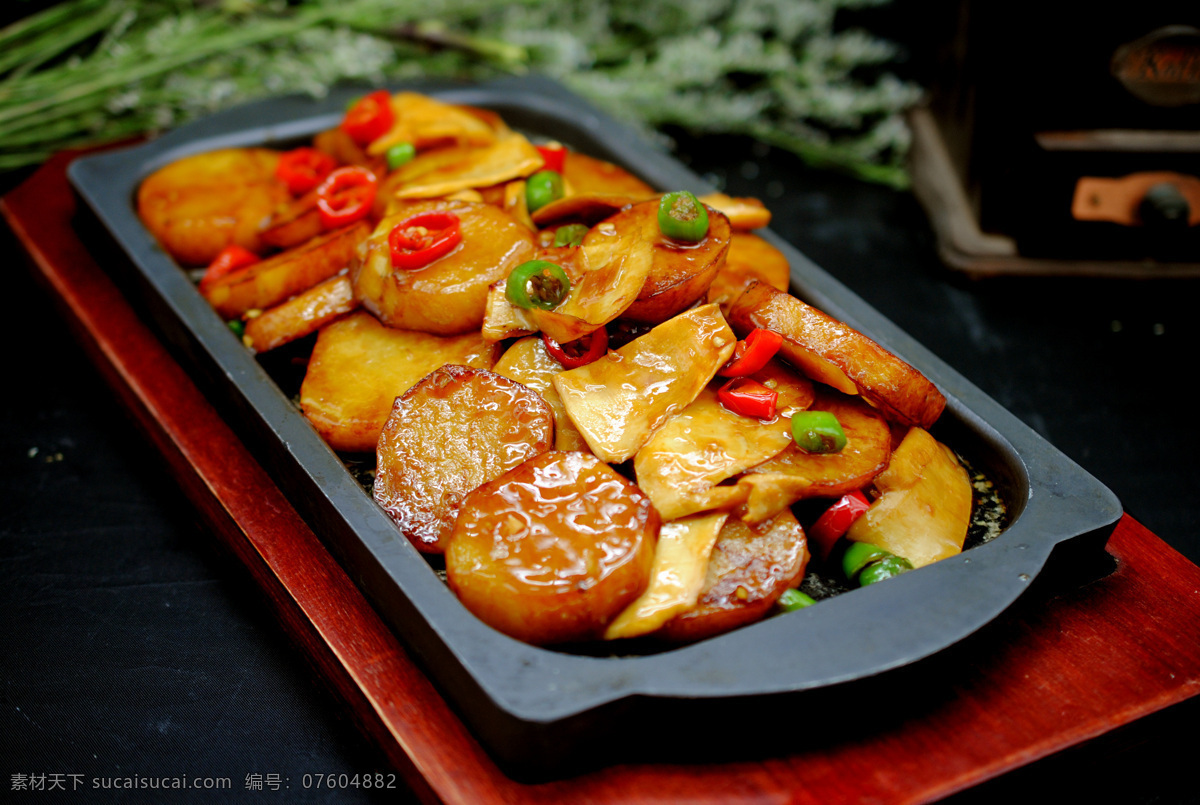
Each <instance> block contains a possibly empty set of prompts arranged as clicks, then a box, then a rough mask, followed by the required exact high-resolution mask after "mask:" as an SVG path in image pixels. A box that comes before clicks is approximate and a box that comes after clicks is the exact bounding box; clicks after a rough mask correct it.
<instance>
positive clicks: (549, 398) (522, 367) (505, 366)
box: [492, 336, 588, 450]
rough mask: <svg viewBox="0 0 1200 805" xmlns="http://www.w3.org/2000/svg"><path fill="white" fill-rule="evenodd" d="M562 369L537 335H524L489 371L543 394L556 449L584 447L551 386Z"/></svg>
mask: <svg viewBox="0 0 1200 805" xmlns="http://www.w3.org/2000/svg"><path fill="white" fill-rule="evenodd" d="M562 370H563V366H562V364H561V363H559V362H558V361H556V360H555V359H554V358H552V357H550V353H548V352H546V347H545V345H544V343H543V342H542V339H541V338H539V337H536V336H534V337H526V338H522V339H521V340H519V341H517V342H516V343H515V344H513V345H512V346H511V347H509V348H508V350H507V351H505V353H504V355H502V356H501V357H500V360H498V361H496V365H495V366H494V367H493V368H492V371H493V372H495V373H496V374H498V375H504V376H505V377H507V378H510V379H512V380H515V381H517V382H518V383H523V384H524V385H526V386H528V387H529V388H531V389H533V390H534V391H536V392H537V393H538V394H541V395H542V398H543V399H544V400H545V401H546V404H547V405H549V406H550V408H551V410H553V411H554V448H555V449H556V450H587V449H588V446H587V442H586V441H584V439H583V436H582V435H581V434H580V433H579V431H578V430H577V429H576V428H575V423H574V422H572V421H571V418H570V417H569V416H567V409H566V408H564V407H563V404H562V399H561V398H560V397H559V396H558V392H557V391H555V389H554V376H555V375H556V374H558V373H559V372H561V371H562Z"/></svg>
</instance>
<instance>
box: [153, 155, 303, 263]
mask: <svg viewBox="0 0 1200 805" xmlns="http://www.w3.org/2000/svg"><path fill="white" fill-rule="evenodd" d="M278 162H279V153H278V152H276V151H272V150H269V149H266V148H227V149H223V150H219V151H211V152H209V153H206V154H195V155H192V156H187V157H184V158H183V159H180V160H177V161H175V162H172V163H171V164H169V165H167V166H166V167H164V168H160V169H159V170H157V171H155V172H154V173H152V174H151V175H150V176H148V177H147V178H146V180H145V181H144V182H142V184H141V186H140V187H138V194H137V209H138V215H139V216H140V217H141V220H142V223H144V224H145V225H146V228H147V229H149V230H150V233H151V234H152V235H154V237H155V239H157V240H158V242H159V244H161V245H162V247H163V249H165V250H166V252H167V253H168V254H170V255H171V256H172V257H173V258H175V260H176V261H177V262H179V263H180V264H181V265H184V266H204V265H208V264H209V263H211V262H212V261H213V259H215V258H216V256H217V254H218V253H219V252H220V251H221V250H222V249H224V248H225V247H226V246H229V245H230V244H237V245H238V246H242V247H244V248H247V249H249V250H250V251H252V252H255V253H256V254H257V253H261V252H262V251H263V249H264V244H263V242H262V241H261V239H260V237H259V230H260V229H261V227H262V222H263V221H265V220H266V219H268V218H269V217H270V216H271V214H272V213H274V212H275V210H276V208H277V207H279V206H280V205H282V204H286V203H287V202H288V201H289V200H290V198H291V196H290V194H289V193H288V189H287V185H286V184H284V183H283V182H282V181H280V180H279V179H276V178H275V166H276V165H277V164H278Z"/></svg>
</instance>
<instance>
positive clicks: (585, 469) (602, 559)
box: [446, 451, 659, 645]
mask: <svg viewBox="0 0 1200 805" xmlns="http://www.w3.org/2000/svg"><path fill="white" fill-rule="evenodd" d="M658 527H659V517H658V513H657V512H655V510H654V507H653V506H652V505H650V499H649V498H647V497H646V496H645V495H644V494H642V492H641V490H639V489H638V488H637V487H636V486H635V485H634V484H632V483H630V482H629V481H628V480H627V479H625V478H624V477H622V476H621V475H620V474H618V473H617V472H616V471H615V470H613V469H612V468H611V467H610V466H608V465H607V464H605V463H604V462H602V461H600V460H599V459H597V458H596V457H595V456H592V455H589V454H587V453H580V452H558V451H554V452H548V453H543V454H542V455H540V456H537V457H536V458H532V459H530V460H529V461H526V462H525V463H524V464H522V465H521V466H519V467H517V468H516V469H514V470H512V471H511V472H509V473H507V474H505V475H504V476H502V477H500V478H497V479H496V480H494V481H490V482H488V483H485V484H483V485H482V486H480V487H479V488H478V489H476V490H475V491H473V492H472V493H471V494H469V495H468V496H467V499H466V500H465V501H464V502H463V506H462V509H461V511H460V513H459V516H458V521H457V522H456V523H455V526H454V531H453V534H452V536H451V538H450V544H449V546H448V547H447V550H446V574H447V579H448V581H449V584H450V588H451V589H452V590H453V591H454V592H455V594H456V595H458V597H459V599H460V600H461V601H462V602H463V604H464V605H465V606H466V607H467V609H469V610H470V611H471V612H473V613H474V614H475V615H476V616H478V617H479V618H480V619H481V620H483V621H484V622H485V623H487V624H489V625H490V626H492V627H494V628H496V629H498V630H499V631H501V632H504V633H505V634H507V635H510V636H511V637H515V638H517V639H518V640H524V641H525V642H528V643H532V644H534V645H549V644H554V643H567V642H576V641H582V640H590V639H594V638H598V637H600V636H601V635H602V634H603V633H604V629H605V627H606V626H607V625H608V623H609V622H610V621H611V620H612V619H613V618H615V617H616V616H617V615H618V614H619V613H620V612H621V611H622V610H623V609H625V607H626V606H628V605H629V604H630V603H631V602H632V601H634V600H635V599H636V598H637V597H638V596H639V595H641V593H642V591H643V590H644V589H645V588H646V586H647V584H649V580H650V571H651V567H652V566H653V562H654V548H655V544H656V541H657V535H658Z"/></svg>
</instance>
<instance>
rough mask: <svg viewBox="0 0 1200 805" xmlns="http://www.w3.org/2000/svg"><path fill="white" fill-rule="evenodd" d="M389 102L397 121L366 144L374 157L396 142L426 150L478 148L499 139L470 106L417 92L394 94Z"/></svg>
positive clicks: (383, 152) (368, 151)
mask: <svg viewBox="0 0 1200 805" xmlns="http://www.w3.org/2000/svg"><path fill="white" fill-rule="evenodd" d="M389 103H390V104H391V107H392V111H393V112H394V113H395V122H394V123H393V124H392V128H391V130H390V131H388V132H387V133H385V134H383V135H382V136H380V137H378V138H376V139H375V140H373V141H371V144H370V145H368V146H367V153H369V154H371V155H373V156H377V155H380V154H385V153H387V150H388V149H389V148H391V147H392V146H393V145H396V144H397V143H411V144H412V146H413V147H414V148H416V149H417V150H418V151H423V150H425V149H427V148H430V147H432V146H436V145H440V144H445V143H455V144H458V145H468V146H476V147H478V146H485V145H491V144H492V143H494V142H495V141H496V132H495V130H494V129H492V127H491V126H489V125H488V124H487V122H485V121H484V120H483V119H481V118H480V117H479V116H478V115H476V114H473V113H472V111H471V110H469V109H465V108H463V107H460V106H455V105H453V104H448V103H444V102H442V101H439V100H437V99H436V98H431V97H429V96H428V95H424V94H422V93H418V92H395V93H392V95H391V97H390V98H389Z"/></svg>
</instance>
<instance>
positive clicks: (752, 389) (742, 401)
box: [717, 377, 779, 419]
mask: <svg viewBox="0 0 1200 805" xmlns="http://www.w3.org/2000/svg"><path fill="white" fill-rule="evenodd" d="M717 399H718V400H720V402H721V405H723V406H725V407H726V408H728V409H729V410H730V411H733V412H734V413H735V414H741V415H742V416H753V417H758V418H759V419H770V418H771V417H773V416H775V404H776V403H777V402H778V401H779V392H778V391H775V390H774V389H769V388H767V387H766V386H764V385H763V384H762V383H759V382H758V381H757V380H751V379H750V378H748V377H735V378H734V379H733V380H730V381H729V382H728V383H726V384H725V385H723V386H721V388H719V389H717Z"/></svg>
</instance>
